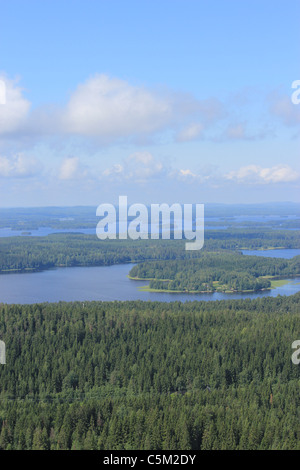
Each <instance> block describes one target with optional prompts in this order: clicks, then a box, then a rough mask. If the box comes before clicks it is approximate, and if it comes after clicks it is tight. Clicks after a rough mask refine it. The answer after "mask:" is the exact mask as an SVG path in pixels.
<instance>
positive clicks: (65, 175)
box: [58, 157, 87, 180]
mask: <svg viewBox="0 0 300 470" xmlns="http://www.w3.org/2000/svg"><path fill="white" fill-rule="evenodd" d="M86 176H87V169H86V168H85V167H83V166H82V165H81V163H80V160H79V158H78V157H68V158H65V159H64V160H63V162H62V164H61V166H60V168H59V175H58V177H59V179H61V180H74V179H81V178H85V177H86Z"/></svg>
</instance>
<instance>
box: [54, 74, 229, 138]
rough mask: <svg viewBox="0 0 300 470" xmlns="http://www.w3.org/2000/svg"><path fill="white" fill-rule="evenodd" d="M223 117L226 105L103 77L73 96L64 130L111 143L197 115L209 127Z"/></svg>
mask: <svg viewBox="0 0 300 470" xmlns="http://www.w3.org/2000/svg"><path fill="white" fill-rule="evenodd" d="M222 115H223V106H222V104H221V103H220V102H219V101H218V100H216V99H208V100H202V101H200V100H197V99H196V98H194V97H193V96H192V95H189V94H187V93H174V92H171V91H169V90H163V91H162V90H160V91H157V90H151V89H146V88H144V87H139V86H133V85H131V84H129V83H128V82H126V81H124V80H120V79H118V78H110V77H108V76H107V75H103V74H102V75H96V76H94V77H92V78H90V79H89V80H87V81H86V82H85V83H83V84H80V85H79V86H78V88H77V89H76V90H75V92H74V93H73V94H72V95H71V98H70V100H69V102H68V104H67V106H66V108H65V110H63V112H62V120H61V127H62V129H63V131H64V132H66V133H70V134H77V135H83V136H94V137H100V138H102V139H104V140H108V141H110V140H114V139H119V138H124V137H127V138H128V137H136V136H146V135H150V134H155V133H157V132H160V131H163V130H166V129H168V128H171V127H174V128H176V126H178V125H182V124H183V123H184V122H185V121H189V120H191V119H193V118H194V117H195V116H198V117H199V119H201V122H203V123H205V124H206V125H207V124H208V123H211V122H213V121H215V120H217V119H219V118H220V117H221V116H222ZM200 126H203V124H197V128H196V133H199V131H200ZM201 130H202V129H201ZM191 132H192V133H193V132H194V133H195V130H194V131H193V130H192V131H191V130H190V133H191Z"/></svg>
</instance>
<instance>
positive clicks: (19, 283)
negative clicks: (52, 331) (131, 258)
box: [0, 264, 300, 304]
mask: <svg viewBox="0 0 300 470" xmlns="http://www.w3.org/2000/svg"><path fill="white" fill-rule="evenodd" d="M132 266H134V265H133V264H120V265H114V266H99V267H74V268H57V269H51V270H48V271H41V272H35V273H18V274H17V273H11V274H0V303H1V302H2V303H8V304H12V303H15V304H32V303H40V302H58V301H66V302H72V301H82V302H84V301H89V300H102V301H113V300H123V301H124V300H144V301H161V302H171V301H176V300H177V301H181V302H186V301H193V300H206V301H207V300H226V299H227V300H228V299H244V298H252V299H254V298H257V297H274V296H277V295H279V294H280V295H291V294H295V293H296V292H298V291H300V277H297V278H294V279H290V280H289V283H288V284H286V285H284V286H281V287H278V288H276V289H272V290H271V291H263V292H258V293H253V294H251V293H246V294H237V293H233V294H223V293H219V292H215V293H213V294H176V293H174V294H170V293H154V292H153V293H152V292H142V291H139V289H138V288H139V287H140V286H144V285H147V284H148V282H147V281H133V280H130V279H129V278H128V277H127V275H128V273H129V271H130V269H131V268H132Z"/></svg>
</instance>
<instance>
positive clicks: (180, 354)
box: [0, 294, 300, 450]
mask: <svg viewBox="0 0 300 470" xmlns="http://www.w3.org/2000/svg"><path fill="white" fill-rule="evenodd" d="M299 301H300V294H296V295H294V296H290V297H276V298H264V299H255V300H250V299H247V300H241V301H239V300H235V301H230V300H228V301H215V302H190V303H186V304H182V303H180V302H172V303H161V302H87V303H84V304H83V303H80V302H74V303H65V302H60V303H57V304H36V305H31V306H30V305H23V306H20V305H11V306H9V305H0V331H1V339H2V340H3V341H5V343H6V347H7V364H6V365H5V366H4V365H1V366H0V448H1V449H36V450H37V449H39V450H45V449H53V450H54V449H88V450H93V449H94V450H96V449H98V450H101V449H104V450H114V449H119V450H122V449H123V450H124V449H125V450H130V449H146V450H151V449H155V450H168V449H169V450H177V449H178V450H179V449H181V450H188V449H192V450H205V449H294V450H295V449H298V450H300V444H299V443H300V428H299V422H300V395H299V380H300V368H299V366H296V365H295V364H293V363H292V361H291V355H292V349H291V345H292V342H293V341H294V340H295V339H297V338H298V336H299V331H300V316H299Z"/></svg>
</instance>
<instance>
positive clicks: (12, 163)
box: [0, 154, 42, 178]
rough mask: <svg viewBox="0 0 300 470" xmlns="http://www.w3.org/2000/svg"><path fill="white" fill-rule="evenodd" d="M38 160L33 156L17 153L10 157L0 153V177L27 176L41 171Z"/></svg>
mask: <svg viewBox="0 0 300 470" xmlns="http://www.w3.org/2000/svg"><path fill="white" fill-rule="evenodd" d="M41 168H42V166H41V164H40V162H39V161H38V160H37V159H36V158H34V157H26V156H24V155H22V154H17V155H15V156H13V157H11V158H9V157H6V156H1V155H0V177H2V178H28V177H31V176H35V175H37V174H38V173H39V172H40V171H41Z"/></svg>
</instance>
